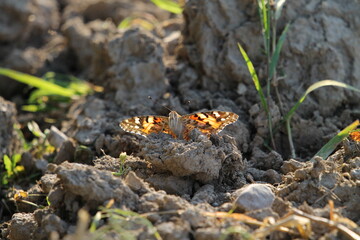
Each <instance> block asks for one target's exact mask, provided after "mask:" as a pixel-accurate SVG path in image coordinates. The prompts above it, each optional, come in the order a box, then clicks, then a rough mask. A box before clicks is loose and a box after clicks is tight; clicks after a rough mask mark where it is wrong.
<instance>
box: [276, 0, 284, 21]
mask: <svg viewBox="0 0 360 240" xmlns="http://www.w3.org/2000/svg"><path fill="white" fill-rule="evenodd" d="M285 2H286V0H278V1H276V3H275V19H276V20H278V19H279V18H280V16H281V12H282V9H283V6H284V4H285Z"/></svg>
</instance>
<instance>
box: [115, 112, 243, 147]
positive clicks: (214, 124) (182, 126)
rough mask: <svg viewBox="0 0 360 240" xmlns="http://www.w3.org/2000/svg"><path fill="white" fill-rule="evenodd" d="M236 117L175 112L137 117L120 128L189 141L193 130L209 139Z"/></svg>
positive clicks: (146, 134) (231, 113) (209, 113)
mask: <svg viewBox="0 0 360 240" xmlns="http://www.w3.org/2000/svg"><path fill="white" fill-rule="evenodd" d="M238 117H239V116H238V115H237V114H235V113H233V112H222V111H210V112H198V113H192V114H188V115H183V116H182V115H180V114H178V113H177V112H175V111H171V112H170V113H169V117H165V116H139V117H132V118H128V119H125V120H123V121H122V122H121V123H120V124H119V125H120V127H121V128H122V129H123V130H124V131H126V132H130V133H135V134H139V135H142V136H145V137H146V136H148V135H149V134H151V133H166V134H169V135H171V136H172V137H173V138H178V139H185V140H189V134H190V132H191V131H192V130H193V129H198V130H199V131H200V132H202V133H203V134H205V135H207V136H208V137H210V135H211V134H217V133H219V132H220V131H221V130H223V129H224V127H226V126H227V125H229V124H231V123H234V122H235V121H236V120H237V119H238Z"/></svg>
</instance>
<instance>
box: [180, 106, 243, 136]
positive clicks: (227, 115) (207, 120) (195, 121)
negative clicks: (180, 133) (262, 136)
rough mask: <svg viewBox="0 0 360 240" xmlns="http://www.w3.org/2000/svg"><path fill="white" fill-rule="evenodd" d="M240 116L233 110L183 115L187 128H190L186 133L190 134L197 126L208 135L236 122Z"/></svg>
mask: <svg viewBox="0 0 360 240" xmlns="http://www.w3.org/2000/svg"><path fill="white" fill-rule="evenodd" d="M238 117H239V116H238V115H237V114H235V113H233V112H222V111H211V112H198V113H193V114H188V115H184V116H182V118H183V122H184V124H185V129H187V130H188V132H187V133H185V134H189V133H190V132H191V130H193V129H194V128H197V129H199V130H200V131H201V132H202V133H204V134H206V135H208V136H210V135H211V134H216V133H219V132H220V131H221V130H223V129H224V127H226V126H227V125H229V124H231V123H233V122H236V120H237V119H238ZM186 137H187V136H186Z"/></svg>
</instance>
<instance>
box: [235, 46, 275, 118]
mask: <svg viewBox="0 0 360 240" xmlns="http://www.w3.org/2000/svg"><path fill="white" fill-rule="evenodd" d="M238 47H239V50H240V52H241V54H242V56H243V58H244V60H245V62H246V65H247V67H248V69H249V72H250V74H251V78H252V80H253V82H254V85H255V88H256V91H257V92H258V94H259V96H260V101H261V105H262V107H263V108H264V110H265V111H266V112H268V105H267V102H266V98H265V96H264V92H263V90H262V88H261V84H260V81H259V78H258V76H257V74H256V71H255V68H254V65H253V64H252V62H251V60H250V58H249V56H248V55H247V53H246V52H245V50H244V49H243V48H242V46H241V45H240V43H238Z"/></svg>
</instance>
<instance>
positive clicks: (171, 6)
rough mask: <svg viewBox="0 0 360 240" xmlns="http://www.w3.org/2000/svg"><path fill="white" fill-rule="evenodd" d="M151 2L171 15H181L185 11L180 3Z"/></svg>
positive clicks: (169, 0) (164, 0) (167, 1)
mask: <svg viewBox="0 0 360 240" xmlns="http://www.w3.org/2000/svg"><path fill="white" fill-rule="evenodd" d="M151 2H153V3H154V4H155V5H156V6H158V7H159V8H161V9H164V10H166V11H168V12H171V13H175V14H180V13H182V11H183V9H182V7H180V5H179V4H178V3H176V2H174V1H171V0H151Z"/></svg>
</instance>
